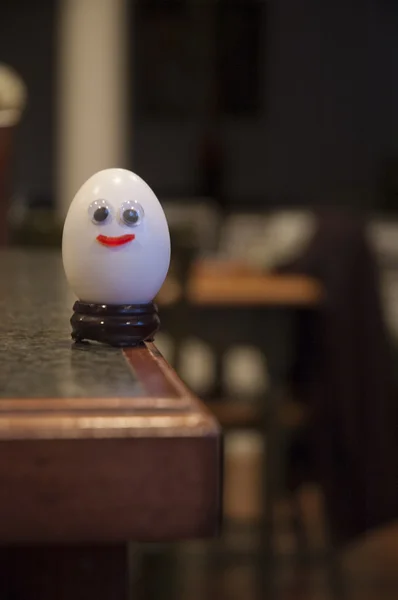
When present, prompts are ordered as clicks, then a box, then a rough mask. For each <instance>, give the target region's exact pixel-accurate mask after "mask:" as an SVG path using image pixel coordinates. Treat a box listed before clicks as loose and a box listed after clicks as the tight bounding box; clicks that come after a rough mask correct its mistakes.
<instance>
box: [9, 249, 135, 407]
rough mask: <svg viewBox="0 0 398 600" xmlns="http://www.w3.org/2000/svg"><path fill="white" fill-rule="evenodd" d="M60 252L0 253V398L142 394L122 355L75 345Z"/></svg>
mask: <svg viewBox="0 0 398 600" xmlns="http://www.w3.org/2000/svg"><path fill="white" fill-rule="evenodd" d="M75 299H76V298H75V297H74V296H73V294H72V293H71V292H70V290H69V289H68V285H67V282H66V279H65V275H64V271H63V267H62V260H61V254H60V252H59V251H52V252H48V251H47V252H43V251H38V250H28V251H17V250H11V251H0V315H1V319H0V340H1V341H0V361H1V362H0V364H1V366H0V398H21V399H23V398H87V397H132V396H141V395H143V394H145V392H144V390H143V388H142V386H141V384H140V383H139V382H138V381H137V379H136V378H135V376H134V373H133V371H132V370H131V368H130V367H129V366H128V364H127V362H126V360H125V358H124V356H123V354H122V352H121V350H119V349H117V348H111V347H108V346H101V345H94V344H90V345H79V346H78V345H75V344H74V343H73V342H72V340H71V337H70V332H71V328H70V323H69V320H70V317H71V315H72V306H73V303H74V301H75Z"/></svg>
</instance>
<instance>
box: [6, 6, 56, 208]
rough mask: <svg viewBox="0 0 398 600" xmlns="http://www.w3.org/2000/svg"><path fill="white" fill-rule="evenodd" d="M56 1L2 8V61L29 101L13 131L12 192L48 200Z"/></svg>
mask: <svg viewBox="0 0 398 600" xmlns="http://www.w3.org/2000/svg"><path fill="white" fill-rule="evenodd" d="M55 11H56V2H55V0H37V1H36V2H31V1H30V0H12V1H8V0H5V1H4V2H2V3H1V8H0V62H4V63H7V64H9V65H11V66H12V67H14V68H15V69H16V70H17V71H18V72H19V73H20V75H21V76H22V78H23V79H24V81H25V82H26V85H27V87H28V94H29V102H28V106H27V109H26V112H25V115H24V118H23V120H22V122H21V124H20V126H19V128H18V131H17V139H16V155H15V160H14V166H15V168H14V176H13V188H14V191H15V192H16V193H20V194H24V195H27V196H30V197H36V196H37V195H39V196H52V194H53V187H54V186H53V183H54V176H55V174H54V165H55V161H54V151H55V144H54V142H55V129H54V112H55V110H54V109H55V106H54V101H55V89H54V86H55V29H54V24H55Z"/></svg>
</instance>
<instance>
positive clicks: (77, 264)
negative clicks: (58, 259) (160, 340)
mask: <svg viewBox="0 0 398 600" xmlns="http://www.w3.org/2000/svg"><path fill="white" fill-rule="evenodd" d="M62 259H63V264H64V269H65V274H66V278H67V280H68V283H69V285H70V287H71V288H72V290H73V292H74V293H75V294H76V296H77V297H78V298H79V300H81V301H82V302H90V303H96V304H146V303H148V302H151V301H152V300H153V299H154V297H155V296H156V294H157V293H158V291H159V290H160V288H161V286H162V284H163V282H164V280H165V278H166V275H167V271H168V269H169V264H170V235H169V228H168V225H167V221H166V217H165V214H164V212H163V209H162V207H161V205H160V203H159V200H158V199H157V197H156V196H155V194H154V193H153V191H152V190H151V188H150V187H149V186H148V185H147V184H146V183H145V181H143V179H141V177H138V175H136V174H135V173H132V172H131V171H127V170H125V169H106V170H104V171H100V172H98V173H96V174H95V175H93V176H92V177H90V179H88V180H87V181H86V183H84V184H83V186H82V187H81V188H80V190H79V191H78V192H77V194H76V196H75V197H74V199H73V201H72V203H71V205H70V207H69V211H68V214H67V216H66V219H65V224H64V230H63V237H62Z"/></svg>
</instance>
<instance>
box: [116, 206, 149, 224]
mask: <svg viewBox="0 0 398 600" xmlns="http://www.w3.org/2000/svg"><path fill="white" fill-rule="evenodd" d="M143 218H144V209H143V208H142V206H141V204H139V203H138V202H136V201H135V200H126V202H123V204H122V206H121V207H120V219H121V221H122V222H123V223H124V224H125V225H127V226H128V227H136V226H137V225H139V224H140V223H141V221H142V219H143Z"/></svg>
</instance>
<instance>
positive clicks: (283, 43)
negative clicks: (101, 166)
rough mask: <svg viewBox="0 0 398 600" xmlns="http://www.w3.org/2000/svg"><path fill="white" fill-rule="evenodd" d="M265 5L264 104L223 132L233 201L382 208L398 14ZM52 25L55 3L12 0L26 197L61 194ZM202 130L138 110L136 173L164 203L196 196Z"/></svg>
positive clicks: (370, 4) (329, 5)
mask: <svg viewBox="0 0 398 600" xmlns="http://www.w3.org/2000/svg"><path fill="white" fill-rule="evenodd" d="M266 4H267V11H266V19H265V21H264V30H263V31H264V35H265V40H264V44H263V46H262V48H263V50H262V52H263V56H262V60H261V61H260V64H261V65H262V66H261V69H262V70H261V74H260V75H261V76H260V85H261V87H262V89H263V92H264V94H263V96H264V103H263V106H262V108H261V110H260V113H259V114H258V115H257V116H254V117H250V116H249V117H247V116H246V117H234V116H228V117H224V118H222V119H221V123H220V131H221V134H220V135H221V147H222V151H223V164H224V179H223V188H224V191H225V193H226V195H227V198H228V202H230V203H234V202H249V201H252V202H254V203H264V202H271V203H275V202H282V201H288V202H293V203H295V202H303V201H304V202H307V201H312V200H314V199H316V200H317V201H327V200H336V199H337V200H340V201H343V202H349V203H354V204H355V203H362V204H363V205H364V206H369V205H375V204H377V203H378V202H380V192H379V189H380V177H381V175H382V172H383V161H384V160H385V159H387V158H391V157H392V158H395V157H396V156H397V154H398V141H397V140H398V84H397V73H398V68H397V67H398V42H397V40H398V4H397V3H395V2H394V1H393V0H367V1H366V2H363V1H361V0H346V1H344V0H323V1H322V2H319V0H300V2H297V0H270V1H269V2H267V3H266ZM55 15H56V2H55V0H37V2H30V1H28V0H14V1H13V2H6V3H5V6H2V8H1V20H0V61H3V62H6V63H9V64H10V65H12V66H14V67H15V68H16V69H17V70H18V71H19V72H20V73H21V75H22V76H23V77H24V79H25V81H26V82H27V85H28V89H29V105H28V108H27V111H26V114H25V116H24V119H23V122H22V123H21V126H20V129H19V131H18V138H17V153H16V159H15V174H14V189H15V190H16V191H18V192H22V193H26V194H28V195H30V196H35V195H37V194H39V195H44V196H52V195H53V191H54V177H55V173H54V165H55V161H54V152H55V144H54V141H55V135H56V131H55V127H54V108H55V75H56V73H55V57H56V45H55V42H56V35H55V34H56V31H55ZM133 36H134V31H133V32H132V38H133ZM132 47H133V44H132ZM133 73H134V70H133ZM132 83H133V85H132V88H133V89H134V85H136V86H137V87H139V86H140V81H136V80H135V81H133V82H132ZM201 127H202V123H201V122H195V120H194V119H189V118H187V119H184V120H180V119H178V118H176V117H158V118H156V119H153V118H151V117H150V116H146V115H145V114H140V112H139V111H138V112H137V110H136V111H135V113H134V119H133V126H132V134H131V145H132V159H131V167H132V168H133V169H135V170H137V171H138V172H139V173H140V174H142V175H143V176H144V177H145V178H147V179H148V181H150V182H151V185H153V187H154V188H155V189H156V190H157V191H158V192H159V193H163V194H169V193H170V194H171V193H177V194H178V193H181V194H192V193H195V191H196V190H197V178H198V171H197V164H198V146H199V140H200V136H201Z"/></svg>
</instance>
